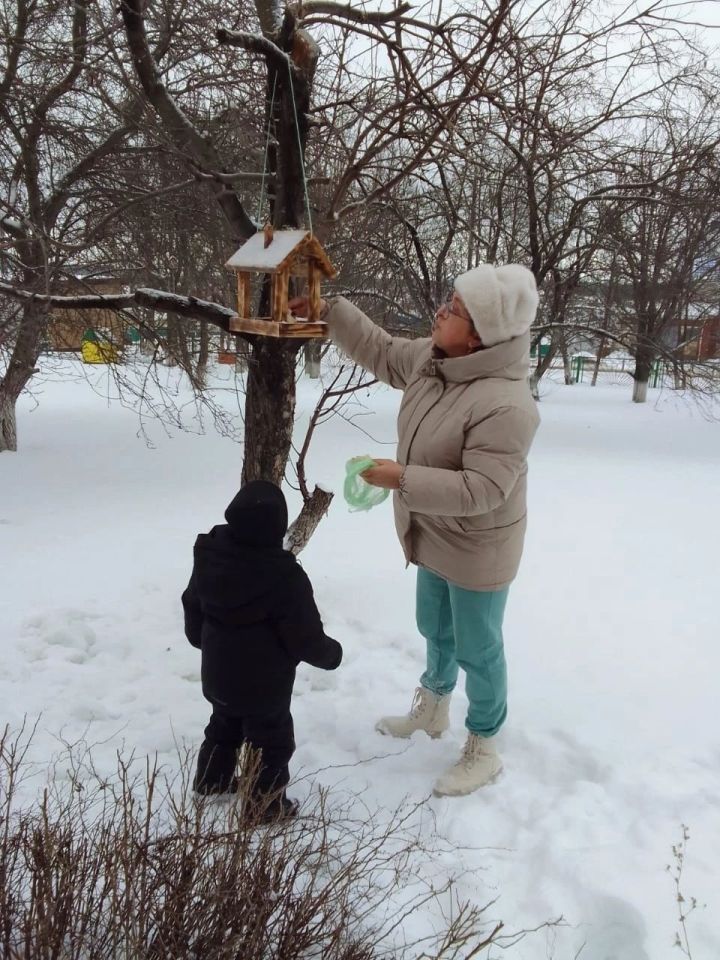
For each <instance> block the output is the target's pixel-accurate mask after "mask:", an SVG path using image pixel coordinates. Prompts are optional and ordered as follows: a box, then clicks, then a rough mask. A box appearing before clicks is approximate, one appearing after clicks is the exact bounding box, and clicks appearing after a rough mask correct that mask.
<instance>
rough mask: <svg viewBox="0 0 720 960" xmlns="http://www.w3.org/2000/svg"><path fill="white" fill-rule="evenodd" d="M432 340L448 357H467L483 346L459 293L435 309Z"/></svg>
mask: <svg viewBox="0 0 720 960" xmlns="http://www.w3.org/2000/svg"><path fill="white" fill-rule="evenodd" d="M432 342H433V346H436V347H438V349H440V350H442V351H443V353H445V354H446V355H447V356H448V357H465V356H467V355H468V354H469V353H472V352H473V350H477V348H478V347H481V346H482V340H481V339H480V337H479V336H478V335H477V331H476V330H475V326H474V324H473V322H472V320H471V319H470V314H469V313H468V312H467V310H466V309H465V304H464V303H463V302H462V300H461V299H460V297H459V296H458V295H457V293H453V295H452V299H450V300H449V301H448V302H447V303H443V304H441V305H440V306H439V307H438V309H437V310H436V311H435V322H434V323H433V328H432Z"/></svg>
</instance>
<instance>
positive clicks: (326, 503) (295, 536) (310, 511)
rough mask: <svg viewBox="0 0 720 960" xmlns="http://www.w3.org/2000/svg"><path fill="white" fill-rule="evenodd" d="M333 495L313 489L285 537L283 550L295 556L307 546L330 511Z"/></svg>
mask: <svg viewBox="0 0 720 960" xmlns="http://www.w3.org/2000/svg"><path fill="white" fill-rule="evenodd" d="M332 498H333V494H332V493H330V491H329V490H322V489H321V488H320V487H315V489H314V490H313V492H312V494H311V496H310V498H309V499H308V500H306V501H305V503H304V504H303V508H302V510H301V511H300V513H299V514H298V515H297V517H296V518H295V520H293V522H292V523H291V524H290V529H289V530H288V532H287V536H286V537H285V548H286V549H287V550H290V551H291V552H292V553H294V554H295V555H297V554H298V553H300V551H301V550H302V549H303V548H304V547H306V546H307V544H308V541H309V540H310V537H311V536H312V535H313V534H314V533H315V530H316V528H317V525H318V524H319V523H320V521H321V520H322V518H323V517H324V516H325V514H326V513H327V512H328V510H329V509H330V504H331V502H332Z"/></svg>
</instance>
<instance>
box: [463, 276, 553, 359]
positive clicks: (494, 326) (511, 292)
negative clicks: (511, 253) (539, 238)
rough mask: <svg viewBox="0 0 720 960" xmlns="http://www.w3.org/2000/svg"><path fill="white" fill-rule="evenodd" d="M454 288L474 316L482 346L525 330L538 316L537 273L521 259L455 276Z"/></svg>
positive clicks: (506, 338) (501, 341)
mask: <svg viewBox="0 0 720 960" xmlns="http://www.w3.org/2000/svg"><path fill="white" fill-rule="evenodd" d="M455 292H456V293H457V294H458V296H459V297H460V298H461V299H462V302H463V303H464V304H465V307H466V309H467V311H468V313H469V314H470V316H471V317H472V321H473V323H474V324H475V329H476V330H477V334H478V336H479V337H480V339H481V340H482V342H483V346H485V347H492V346H494V345H495V344H496V343H503V342H504V341H505V340H512V338H513V337H519V336H520V335H521V334H523V333H526V332H527V331H528V330H529V329H530V326H531V324H532V322H533V320H534V319H535V311H536V310H537V305H538V292H537V287H536V285H535V277H534V276H533V275H532V273H531V272H530V271H529V270H528V269H527V267H523V266H521V265H520V264H519V263H508V264H505V265H504V266H502V267H493V266H491V264H489V263H481V264H480V266H479V267H474V268H473V269H472V270H468V272H467V273H461V274H460V276H459V277H456V278H455Z"/></svg>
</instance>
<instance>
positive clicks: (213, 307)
mask: <svg viewBox="0 0 720 960" xmlns="http://www.w3.org/2000/svg"><path fill="white" fill-rule="evenodd" d="M0 294H5V296H7V297H11V298H12V299H13V300H20V301H21V302H23V303H31V302H33V303H39V304H42V305H44V306H46V307H48V308H51V307H54V308H55V309H57V310H98V309H101V310H102V309H105V310H124V309H126V308H127V307H132V306H140V307H148V308H149V309H151V310H162V311H163V312H165V313H176V314H178V315H179V316H181V317H189V318H191V319H195V320H207V321H208V322H210V323H214V324H215V325H216V326H218V327H221V328H222V329H223V330H225V331H226V332H229V330H230V320H231V319H232V318H233V317H235V316H236V313H235V311H234V310H231V309H230V307H225V306H223V304H221V303H214V302H213V301H212V300H201V299H199V298H198V297H184V296H182V295H181V294H179V293H168V291H166V290H154V289H152V288H150V287H139V288H138V289H137V290H135V291H133V292H130V293H122V294H107V295H105V294H82V295H80V296H65V295H61V294H57V295H55V294H45V293H33V292H32V291H31V290H23V289H22V288H20V287H14V286H12V284H9V283H5V282H4V281H2V280H0Z"/></svg>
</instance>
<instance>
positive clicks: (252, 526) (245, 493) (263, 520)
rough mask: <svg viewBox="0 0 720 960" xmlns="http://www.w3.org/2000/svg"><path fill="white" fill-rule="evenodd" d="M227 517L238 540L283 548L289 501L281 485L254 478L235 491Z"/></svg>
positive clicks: (260, 545) (232, 532)
mask: <svg viewBox="0 0 720 960" xmlns="http://www.w3.org/2000/svg"><path fill="white" fill-rule="evenodd" d="M225 519H226V520H227V523H228V527H229V528H230V533H231V534H232V536H233V539H234V540H237V541H238V543H243V544H246V545H247V546H249V547H274V548H278V547H280V548H282V545H283V540H284V538H285V534H286V533H287V528H288V508H287V503H286V502H285V497H284V495H283V492H282V490H281V489H280V487H278V486H276V485H275V484H274V483H269V482H268V481H267V480H253V481H251V482H250V483H248V484H246V485H245V486H244V487H243V488H242V490H240V492H239V493H237V494H236V495H235V497H234V498H233V500H232V501H231V503H230V505H229V506H228V508H227V510H226V511H225Z"/></svg>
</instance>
